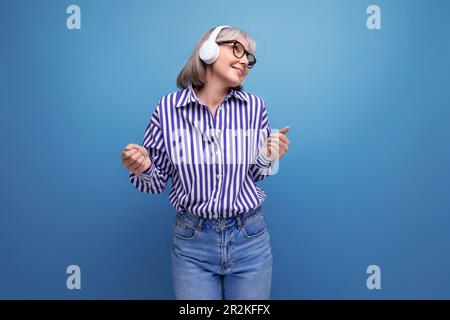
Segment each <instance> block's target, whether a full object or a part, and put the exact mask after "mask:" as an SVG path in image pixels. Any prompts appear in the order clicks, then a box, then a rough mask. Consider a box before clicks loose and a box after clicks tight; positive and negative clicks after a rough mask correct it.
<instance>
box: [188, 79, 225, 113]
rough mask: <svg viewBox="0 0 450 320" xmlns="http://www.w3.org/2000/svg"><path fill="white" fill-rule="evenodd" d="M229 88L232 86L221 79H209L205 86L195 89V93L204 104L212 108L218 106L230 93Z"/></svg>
mask: <svg viewBox="0 0 450 320" xmlns="http://www.w3.org/2000/svg"><path fill="white" fill-rule="evenodd" d="M209 78H211V77H209ZM229 89H230V88H229V87H228V86H224V85H223V83H222V82H221V81H214V80H213V79H208V80H207V82H206V84H205V86H204V87H203V88H201V89H195V94H196V95H197V98H198V99H199V100H200V101H201V102H202V103H203V104H205V105H206V106H208V107H210V108H216V107H217V106H218V105H219V103H221V102H222V100H223V98H224V97H225V96H226V95H227V94H228V91H229Z"/></svg>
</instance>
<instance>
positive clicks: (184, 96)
mask: <svg viewBox="0 0 450 320" xmlns="http://www.w3.org/2000/svg"><path fill="white" fill-rule="evenodd" d="M230 97H235V98H237V99H240V100H242V101H244V102H248V97H247V95H245V94H244V93H243V92H241V91H238V90H234V89H231V91H230V93H229V94H228V95H227V96H225V98H224V100H225V101H226V100H228V99H229V98H230ZM177 100H178V102H177V104H176V107H178V108H179V107H183V106H186V105H188V104H189V103H190V102H197V103H200V101H199V100H198V98H197V96H196V94H195V91H194V89H193V88H192V84H189V86H188V87H187V88H186V89H184V90H181V91H179V92H178V95H177Z"/></svg>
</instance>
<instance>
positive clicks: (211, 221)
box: [177, 205, 262, 229]
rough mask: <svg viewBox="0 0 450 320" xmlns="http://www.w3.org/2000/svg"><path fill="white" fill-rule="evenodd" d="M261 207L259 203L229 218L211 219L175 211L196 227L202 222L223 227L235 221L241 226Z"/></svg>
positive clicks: (187, 212) (199, 227)
mask: <svg viewBox="0 0 450 320" xmlns="http://www.w3.org/2000/svg"><path fill="white" fill-rule="evenodd" d="M261 209H262V205H259V206H258V207H256V208H254V209H252V210H250V211H247V212H244V213H241V214H238V215H235V216H233V217H229V218H216V219H215V218H211V219H206V218H203V217H201V216H199V215H196V214H195V213H192V212H189V211H183V212H180V211H177V215H178V216H181V217H183V218H186V219H189V221H191V222H192V224H193V225H195V226H197V228H198V229H201V227H202V225H203V224H212V225H217V226H221V227H225V226H228V225H231V224H233V223H235V222H237V224H238V225H239V226H240V227H241V226H242V224H243V223H244V222H245V220H247V219H248V218H250V217H251V216H252V215H254V214H256V213H258V212H260V211H261Z"/></svg>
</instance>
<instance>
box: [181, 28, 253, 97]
mask: <svg viewBox="0 0 450 320" xmlns="http://www.w3.org/2000/svg"><path fill="white" fill-rule="evenodd" d="M214 29H215V28H212V29H210V30H209V31H208V32H206V33H205V34H204V35H203V36H202V37H201V38H200V40H199V41H198V42H197V45H196V46H195V48H194V51H193V52H192V54H191V56H190V58H189V60H188V62H187V63H186V65H185V66H184V67H183V69H181V71H180V73H179V74H178V77H177V87H178V88H180V89H186V88H187V87H188V86H189V84H192V86H193V87H194V88H203V87H204V85H205V83H206V64H205V63H204V62H203V61H202V60H201V59H200V57H199V55H198V52H199V51H200V47H201V46H202V44H203V43H204V42H205V41H206V40H208V38H209V36H210V35H211V33H212V32H213V31H214ZM238 35H240V36H241V37H243V38H244V39H245V40H247V42H248V46H249V47H248V48H247V50H248V52H250V53H252V54H255V51H256V42H255V40H254V39H253V38H252V37H250V36H249V35H248V34H247V33H246V32H245V31H243V30H241V29H238V28H224V29H222V30H221V31H220V32H219V35H218V36H217V39H216V41H226V40H235V39H236V37H237V36H238ZM233 89H234V90H239V91H241V90H242V86H241V85H239V86H237V87H234V88H233Z"/></svg>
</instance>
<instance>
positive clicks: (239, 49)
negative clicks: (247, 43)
mask: <svg viewBox="0 0 450 320" xmlns="http://www.w3.org/2000/svg"><path fill="white" fill-rule="evenodd" d="M216 43H217V44H224V43H232V44H233V54H234V56H235V57H236V58H239V59H240V58H242V57H243V56H244V54H246V55H247V60H248V68H249V69H251V68H252V67H253V66H254V65H255V63H256V58H255V56H254V55H253V54H251V53H250V52H248V51H247V50H245V47H244V45H243V44H242V43H240V42H239V41H237V40H226V41H217V42H216Z"/></svg>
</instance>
